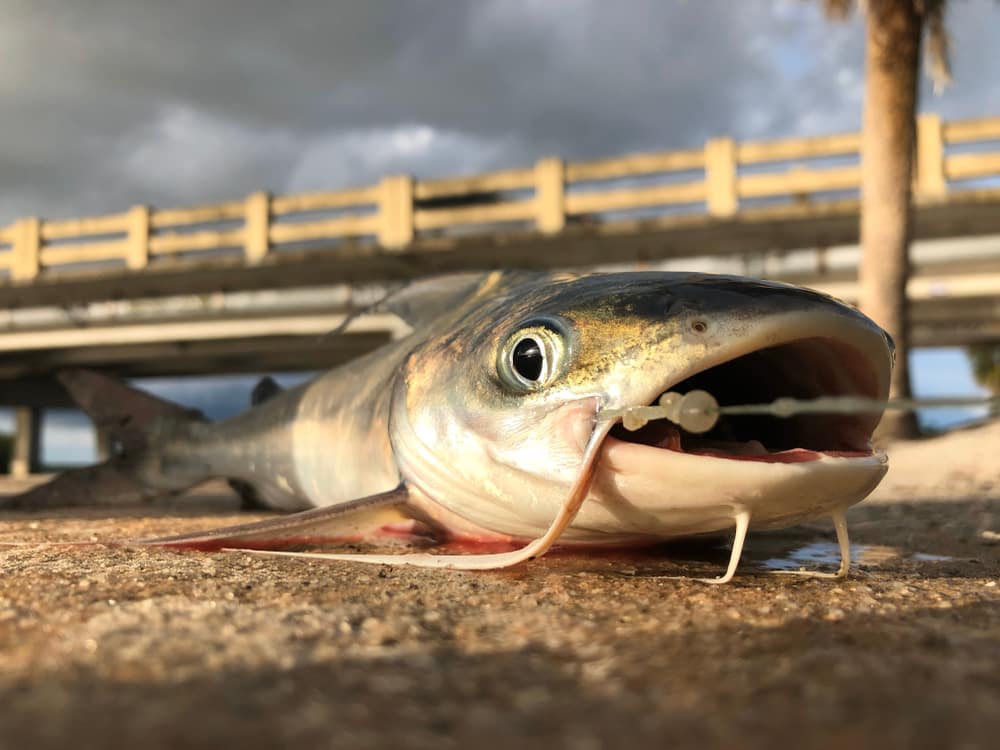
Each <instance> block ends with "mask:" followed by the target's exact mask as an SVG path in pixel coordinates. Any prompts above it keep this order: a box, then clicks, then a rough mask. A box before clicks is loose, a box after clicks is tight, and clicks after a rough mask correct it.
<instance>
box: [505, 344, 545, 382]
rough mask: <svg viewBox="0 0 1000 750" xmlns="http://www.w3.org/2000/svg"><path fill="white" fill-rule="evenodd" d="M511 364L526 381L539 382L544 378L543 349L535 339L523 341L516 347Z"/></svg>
mask: <svg viewBox="0 0 1000 750" xmlns="http://www.w3.org/2000/svg"><path fill="white" fill-rule="evenodd" d="M511 364H513V366H514V370H515V372H517V374H518V375H520V376H521V377H522V378H524V379H525V380H530V381H532V382H535V381H537V380H538V379H539V378H540V377H542V367H543V366H544V364H545V357H544V355H543V354H542V347H541V346H540V345H539V344H538V342H537V341H535V339H531V338H527V339H521V340H520V341H518V342H517V344H516V345H515V346H514V351H513V353H512V355H511Z"/></svg>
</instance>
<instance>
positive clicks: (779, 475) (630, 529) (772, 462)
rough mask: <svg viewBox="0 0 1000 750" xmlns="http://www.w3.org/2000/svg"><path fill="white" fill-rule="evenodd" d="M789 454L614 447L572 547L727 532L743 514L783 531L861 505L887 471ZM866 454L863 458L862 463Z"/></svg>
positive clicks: (874, 458)
mask: <svg viewBox="0 0 1000 750" xmlns="http://www.w3.org/2000/svg"><path fill="white" fill-rule="evenodd" d="M835 453H837V452H836V451H829V452H820V451H807V450H789V451H782V452H781V453H780V454H770V455H769V456H768V459H769V460H759V458H760V457H753V456H751V457H750V458H749V460H747V457H746V456H736V457H734V456H730V455H723V456H720V455H712V454H695V453H684V452H680V451H674V450H667V449H662V448H654V447H650V446H645V445H636V444H630V443H623V442H621V441H617V440H615V439H613V438H612V439H610V440H609V441H608V442H607V443H606V444H605V448H604V454H603V456H602V457H601V461H600V464H599V468H598V473H597V476H596V478H595V481H594V486H593V488H592V490H591V497H592V500H588V502H587V503H585V504H584V506H583V508H581V511H580V515H579V516H578V518H577V519H576V520H575V521H574V527H575V529H571V530H570V531H569V533H568V534H567V541H579V542H591V543H593V542H594V541H596V540H598V539H600V538H601V537H602V536H607V537H608V538H609V539H610V538H611V536H615V537H620V536H621V535H623V534H629V533H632V534H635V535H636V536H639V535H643V536H647V537H656V538H671V537H679V536H686V535H690V534H702V533H709V532H715V531H723V530H726V529H731V528H732V527H733V523H734V518H735V516H736V515H737V514H738V513H741V512H747V513H749V515H750V526H751V527H754V528H781V527H785V526H791V525H794V524H796V523H801V522H803V521H808V520H811V519H815V518H820V517H823V516H826V515H829V514H830V513H831V512H832V511H834V510H837V509H840V508H845V507H848V506H850V505H853V504H855V503H858V502H860V501H861V500H863V499H864V498H865V497H867V496H868V494H869V493H870V492H871V491H872V490H874V489H875V487H876V486H877V485H878V483H879V482H880V481H881V479H882V477H883V476H885V473H886V471H887V469H888V464H887V460H886V458H885V456H884V455H883V454H880V453H875V452H871V451H869V452H867V453H864V452H851V455H834V454H835ZM855 454H859V455H855Z"/></svg>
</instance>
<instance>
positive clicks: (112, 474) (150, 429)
mask: <svg viewBox="0 0 1000 750" xmlns="http://www.w3.org/2000/svg"><path fill="white" fill-rule="evenodd" d="M58 377H59V381H60V382H61V383H62V385H63V387H64V388H65V389H66V391H67V392H68V393H69V394H70V396H71V397H72V398H73V400H74V401H75V402H76V403H77V405H78V406H79V407H80V408H81V409H82V410H83V411H84V412H85V413H86V414H87V415H88V416H89V417H90V418H91V419H92V420H93V422H94V425H95V427H96V428H97V430H98V431H99V433H102V434H104V435H105V436H106V437H107V439H108V441H109V445H110V454H111V455H110V456H109V457H108V458H107V459H106V460H105V461H103V462H102V463H98V464H95V465H93V466H87V467H83V468H78V469H70V470H68V471H64V472H62V473H60V474H57V475H56V476H55V477H53V478H52V479H51V480H49V481H48V482H45V483H44V484H41V485H38V486H37V487H34V488H32V489H31V490H28V491H27V492H24V493H22V494H20V495H16V496H13V497H7V498H0V508H3V509H23V510H32V509H43V508H58V507H79V506H98V505H105V506H106V505H120V504H134V503H137V502H142V501H146V500H152V499H155V498H156V497H160V496H163V495H169V494H174V493H177V492H180V491H183V490H186V489H188V488H190V487H193V486H195V485H196V484H199V483H201V482H202V481H204V480H205V479H208V478H209V475H208V473H207V468H206V467H204V466H201V465H200V462H198V461H197V460H195V461H192V460H190V456H191V455H196V453H193V452H192V451H190V449H186V450H180V449H179V447H180V446H190V445H191V444H192V443H196V442H197V440H198V437H199V434H200V433H202V432H203V431H204V430H205V428H206V427H207V426H208V422H207V420H206V419H205V417H204V416H203V415H202V414H201V413H200V412H198V411H195V410H191V409H187V408H185V407H183V406H180V405H179V404H175V403H173V402H171V401H167V400H165V399H161V398H158V397H156V396H154V395H152V394H150V393H146V392H145V391H141V390H139V389H137V388H133V387H131V386H129V385H127V384H125V383H123V382H121V381H120V380H116V379H115V378H112V377H110V376H107V375H103V374H101V373H99V372H94V371H91V370H68V371H65V372H62V373H60V374H59V376H58Z"/></svg>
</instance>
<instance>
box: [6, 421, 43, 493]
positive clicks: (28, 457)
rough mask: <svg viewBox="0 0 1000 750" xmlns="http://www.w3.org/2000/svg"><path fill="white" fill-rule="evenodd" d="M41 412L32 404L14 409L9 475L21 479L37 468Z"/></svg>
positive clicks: (40, 435) (39, 448)
mask: <svg viewBox="0 0 1000 750" xmlns="http://www.w3.org/2000/svg"><path fill="white" fill-rule="evenodd" d="M41 416H42V412H41V409H37V408H35V407H32V406H19V407H17V408H16V409H15V410H14V450H13V452H12V454H11V457H10V475H11V476H12V477H15V478H18V479H23V478H24V477H27V476H28V475H29V474H31V473H32V472H33V471H37V470H38V464H39V459H40V458H41V445H42V441H41V437H42V429H41V428H42V419H41Z"/></svg>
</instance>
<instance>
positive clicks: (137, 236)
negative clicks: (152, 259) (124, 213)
mask: <svg viewBox="0 0 1000 750" xmlns="http://www.w3.org/2000/svg"><path fill="white" fill-rule="evenodd" d="M125 242H126V247H125V264H126V266H128V268H129V270H131V271H138V270H139V269H141V268H145V267H146V266H147V265H149V206H132V208H130V209H129V211H128V238H127V239H126V241H125Z"/></svg>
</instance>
